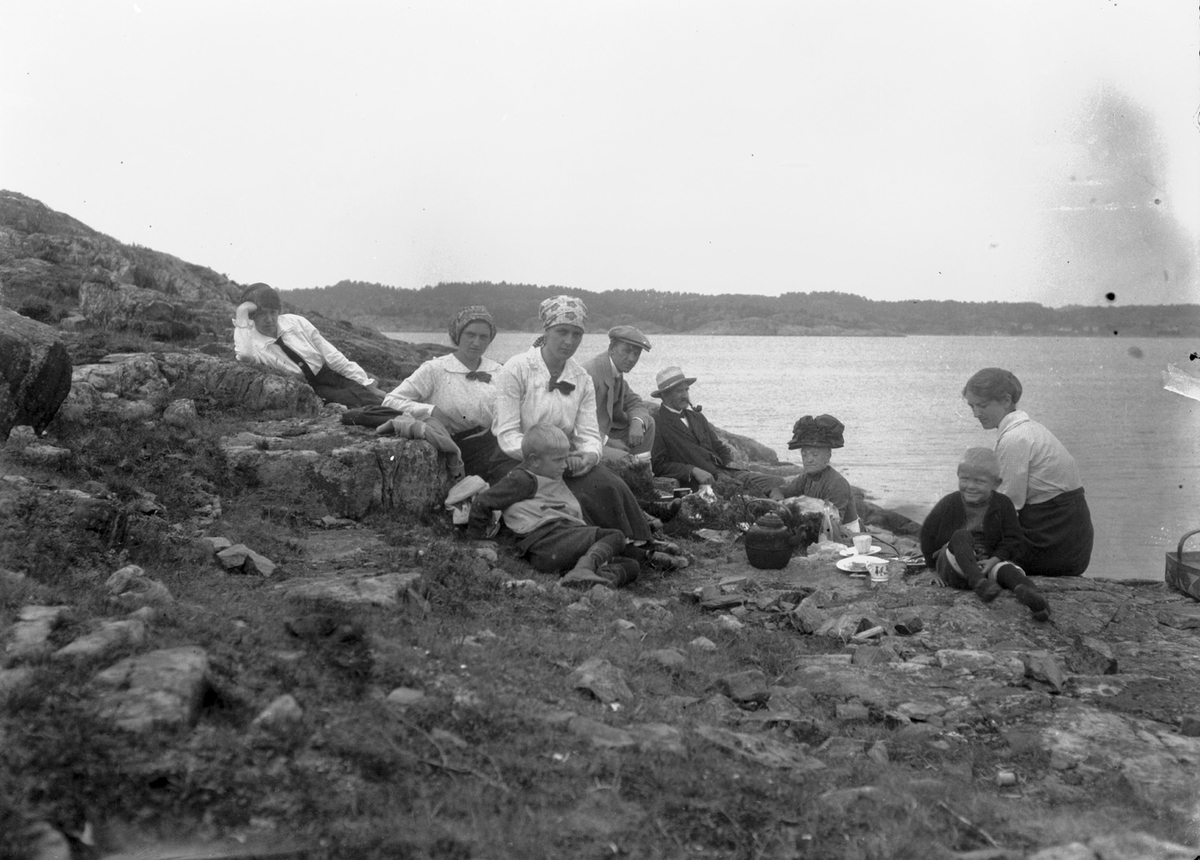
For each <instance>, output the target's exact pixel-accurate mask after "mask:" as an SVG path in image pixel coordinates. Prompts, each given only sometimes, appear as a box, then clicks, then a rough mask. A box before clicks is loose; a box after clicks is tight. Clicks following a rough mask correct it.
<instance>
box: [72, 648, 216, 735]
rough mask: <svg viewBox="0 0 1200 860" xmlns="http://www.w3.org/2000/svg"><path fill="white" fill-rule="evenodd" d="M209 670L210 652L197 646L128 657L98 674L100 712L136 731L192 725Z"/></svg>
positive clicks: (94, 682) (107, 719) (205, 686)
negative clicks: (157, 727) (155, 727)
mask: <svg viewBox="0 0 1200 860" xmlns="http://www.w3.org/2000/svg"><path fill="white" fill-rule="evenodd" d="M207 673H208V654H207V653H206V652H205V651H204V649H203V648H198V647H196V646H190V645H189V646H183V647H180V648H166V649H163V650H160V651H151V652H149V653H147V654H139V655H137V656H134V657H129V658H127V659H125V660H121V661H120V662H118V663H114V664H113V665H112V666H110V667H108V668H107V669H105V670H104V671H103V672H100V673H99V674H98V675H96V677H95V678H94V679H93V684H94V685H95V687H96V688H97V690H98V692H99V696H98V700H97V706H98V713H99V715H100V718H101V719H102V720H104V721H106V722H110V723H112V724H113V725H116V726H118V727H120V728H122V729H125V730H126V731H131V732H141V731H146V730H147V729H149V728H151V727H154V726H162V727H166V728H182V727H185V726H190V725H192V724H193V723H194V722H195V721H196V716H197V714H198V713H199V711H200V702H201V700H202V699H203V696H204V691H205V689H206V688H207V678H206V675H207Z"/></svg>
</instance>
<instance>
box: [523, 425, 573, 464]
mask: <svg viewBox="0 0 1200 860" xmlns="http://www.w3.org/2000/svg"><path fill="white" fill-rule="evenodd" d="M570 450H571V443H570V441H568V439H567V434H566V433H564V432H563V431H561V430H559V429H558V428H557V427H555V426H554V425H553V424H534V425H533V426H532V427H530V428H529V429H528V430H526V431H525V435H524V436H523V437H522V438H521V456H522V457H524V458H526V459H529V458H530V457H540V456H542V455H543V454H563V453H566V452H567V451H570Z"/></svg>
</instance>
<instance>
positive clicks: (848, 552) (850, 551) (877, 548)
mask: <svg viewBox="0 0 1200 860" xmlns="http://www.w3.org/2000/svg"><path fill="white" fill-rule="evenodd" d="M882 549H883V547H881V546H873V547H871V552H872V553H876V552H880V551H881V550H882ZM855 554H856V551H855V549H854V547H852V546H848V547H846V548H845V549H844V550H842V555H855ZM864 558H865V556H864Z"/></svg>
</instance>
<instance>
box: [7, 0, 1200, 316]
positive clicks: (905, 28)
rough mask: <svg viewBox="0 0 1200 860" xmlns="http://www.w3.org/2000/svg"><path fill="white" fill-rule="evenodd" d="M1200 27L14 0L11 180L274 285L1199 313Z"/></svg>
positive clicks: (893, 12)
mask: <svg viewBox="0 0 1200 860" xmlns="http://www.w3.org/2000/svg"><path fill="white" fill-rule="evenodd" d="M1197 18H1198V15H1197V10H1196V8H1195V4H1193V3H1187V2H1184V0H1137V2H1134V0H1123V2H1119V3H1117V2H1108V0H1006V2H999V3H998V2H994V0H916V2H906V3H895V2H894V0H886V2H879V0H811V1H810V2H805V0H780V2H759V1H758V0H721V2H706V0H684V2H674V0H671V2H667V0H661V2H660V0H629V2H627V0H606V2H603V3H601V2H588V0H580V2H569V3H564V2H561V0H546V2H535V0H492V2H460V1H459V0H429V2H425V0H419V2H396V0H391V2H354V0H346V2H337V3H332V2H308V0H280V2H274V0H261V1H260V2H256V0H237V2H227V0H204V2H190V3H188V2H180V0H172V2H156V0H137V2H128V0H36V2H35V0H0V29H2V31H3V32H4V33H5V34H6V38H5V40H4V41H5V48H4V51H3V52H0V188H5V189H8V190H11V191H17V192H20V193H22V194H25V195H28V196H30V197H33V198H35V199H37V200H40V201H42V202H43V203H45V204H46V205H47V206H49V207H51V208H52V209H56V210H58V211H61V212H65V213H66V214H68V215H71V216H73V217H75V218H77V219H79V220H80V221H82V222H84V223H85V224H87V225H88V226H90V227H92V228H94V229H96V230H99V231H100V232H102V233H106V234H108V235H110V236H112V237H114V238H116V239H118V240H120V241H122V242H127V243H137V244H140V245H144V246H147V247H150V248H154V249H155V250H159V251H164V252H167V253H170V254H173V255H175V256H177V257H181V258H183V259H184V260H187V261H188V262H192V263H198V264H200V265H204V266H208V267H210V268H212V269H215V270H216V271H218V272H221V273H223V274H225V275H227V276H228V277H230V278H232V279H233V280H235V281H238V282H240V283H251V282H254V281H266V282H268V283H271V284H272V285H274V286H276V287H278V288H280V289H296V288H302V287H314V286H326V285H331V284H334V283H336V282H338V281H341V280H344V279H348V280H357V281H368V282H376V283H382V284H387V285H390V286H397V287H408V288H419V287H423V286H426V285H430V284H436V283H438V282H440V281H508V282H517V283H532V284H541V285H547V286H550V285H553V286H562V287H565V288H568V289H569V288H575V289H586V290H598V291H599V290H609V289H653V290H667V291H683V292H700V293H706V294H718V293H750V294H760V295H778V294H780V293H782V292H796V291H799V292H813V291H824V290H837V291H841V292H849V293H855V294H858V295H862V296H866V297H869V298H874V299H961V300H970V301H1035V302H1040V303H1042V304H1045V305H1053V306H1061V305H1064V304H1084V305H1100V304H1106V303H1108V302H1110V301H1115V303H1117V304H1146V303H1164V302H1200V250H1198V249H1200V131H1198V127H1197V121H1198V116H1200V114H1198V108H1200V63H1198V61H1197V56H1198V53H1200V24H1198V22H1197ZM1109 294H1112V296H1113V298H1112V299H1110V298H1108V295H1109Z"/></svg>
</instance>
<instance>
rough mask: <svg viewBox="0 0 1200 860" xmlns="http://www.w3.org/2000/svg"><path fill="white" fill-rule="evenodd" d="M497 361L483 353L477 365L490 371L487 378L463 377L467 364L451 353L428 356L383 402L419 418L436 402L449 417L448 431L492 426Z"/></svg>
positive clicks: (465, 375) (468, 369) (427, 412)
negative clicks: (482, 379) (488, 379)
mask: <svg viewBox="0 0 1200 860" xmlns="http://www.w3.org/2000/svg"><path fill="white" fill-rule="evenodd" d="M500 368H501V365H500V362H498V361H492V359H490V358H488V357H487V356H484V357H483V358H481V359H480V360H479V369H480V370H482V371H484V372H485V373H490V374H491V375H492V381H491V382H483V381H481V380H476V379H467V374H468V373H470V372H471V370H470V368H469V367H467V366H466V365H464V364H463V363H462V362H461V361H459V360H458V358H457V357H455V356H454V355H453V354H451V355H441V356H438V357H437V358H431V359H429V361H427V362H425V363H424V364H422V365H421V366H420V367H418V368H417V369H416V370H415V371H414V372H413V374H412V376H410V377H408V378H407V379H405V380H404V381H403V382H401V383H400V384H399V385H398V386H396V387H395V388H394V389H392V391H391V392H389V393H388V395H387V396H386V397H384V398H383V405H384V406H390V407H391V408H393V409H399V410H401V411H402V412H404V414H405V415H411V416H413V417H414V418H420V419H422V420H424V419H427V418H429V416H431V415H432V414H433V409H434V407H435V406H436V407H437V408H438V409H440V410H441V411H442V412H444V413H445V414H446V416H447V418H448V419H449V421H450V424H449V426H447V427H446V429H447V430H449V431H450V432H451V433H461V432H463V431H464V430H470V429H472V428H474V427H488V428H490V427H491V426H492V420H493V419H494V417H495V415H494V411H493V407H494V405H495V402H496V390H497V389H496V376H497V374H499V372H500Z"/></svg>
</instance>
